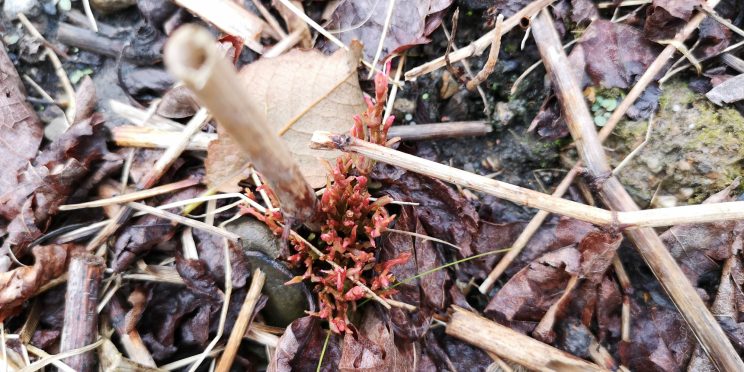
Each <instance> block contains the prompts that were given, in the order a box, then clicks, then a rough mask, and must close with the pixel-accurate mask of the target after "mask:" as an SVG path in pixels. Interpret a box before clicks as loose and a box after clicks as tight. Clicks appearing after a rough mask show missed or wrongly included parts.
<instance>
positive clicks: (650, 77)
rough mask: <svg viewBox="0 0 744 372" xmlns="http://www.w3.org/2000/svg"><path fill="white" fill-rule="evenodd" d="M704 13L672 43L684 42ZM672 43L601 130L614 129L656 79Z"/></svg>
mask: <svg viewBox="0 0 744 372" xmlns="http://www.w3.org/2000/svg"><path fill="white" fill-rule="evenodd" d="M719 2H720V0H708V1H707V2H706V3H705V5H706V6H708V7H710V8H711V9H712V8H715V6H716V5H718V3H719ZM705 17H706V14H705V12H698V13H697V14H695V15H694V16H693V17H692V19H690V21H689V22H687V24H686V25H685V27H684V28H682V30H680V31H679V32H678V33H677V35H675V36H674V44H676V45H679V44H682V43H684V42H685V40H687V38H688V37H690V35H692V33H693V32H695V30H696V29H697V28H698V26H699V25H700V23H701V22H702V21H703V20H704V19H705ZM674 44H669V45H667V46H666V47H665V48H664V50H662V51H661V53H659V56H658V57H656V59H655V60H654V62H653V63H651V65H649V66H648V69H646V72H644V73H643V75H641V77H640V78H639V79H638V81H637V82H636V84H635V85H634V86H633V88H632V89H631V90H630V92H628V95H626V96H625V98H623V100H622V102H620V104H618V105H617V108H615V111H613V112H612V115H611V116H610V118H609V119H608V120H607V124H605V126H604V127H603V128H602V132H607V133H611V132H612V130H613V129H615V126H617V124H618V123H619V122H620V120H621V119H622V118H623V116H625V112H627V111H628V109H629V108H630V106H633V103H634V102H635V100H636V99H638V97H640V96H641V93H643V91H644V90H646V87H648V85H649V84H651V82H653V81H654V79H656V75H658V74H659V72H660V71H661V69H662V68H664V66H665V65H666V64H667V61H669V59H670V58H672V56H673V55H674V52H676V51H677V47H675V45H674Z"/></svg>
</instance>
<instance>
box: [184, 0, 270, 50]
mask: <svg viewBox="0 0 744 372" xmlns="http://www.w3.org/2000/svg"><path fill="white" fill-rule="evenodd" d="M174 2H175V3H176V4H178V5H179V6H181V7H183V8H186V9H187V10H188V11H189V12H191V13H194V14H195V15H197V16H198V17H200V18H202V19H204V20H205V21H207V22H209V23H211V24H213V25H215V26H216V27H217V28H218V29H220V30H221V31H223V32H224V33H226V34H228V35H235V36H238V37H240V38H241V39H243V44H245V46H247V47H248V48H251V49H252V50H253V51H255V52H256V53H262V52H263V50H264V47H263V45H261V34H264V35H266V36H269V37H272V38H274V39H276V40H280V39H281V38H282V37H281V36H280V35H279V34H277V33H276V31H274V29H273V28H271V27H270V26H269V25H268V24H267V23H266V22H264V21H263V20H262V19H261V18H259V17H258V16H257V15H255V14H253V13H251V12H249V11H248V10H247V9H245V8H244V7H242V6H241V5H239V4H238V3H236V2H234V1H231V0H211V1H203V0H174Z"/></svg>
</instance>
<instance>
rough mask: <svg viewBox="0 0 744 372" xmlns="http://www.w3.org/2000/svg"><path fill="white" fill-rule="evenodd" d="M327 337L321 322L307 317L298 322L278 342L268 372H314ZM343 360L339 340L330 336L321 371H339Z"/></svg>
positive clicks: (293, 323) (332, 335) (335, 336)
mask: <svg viewBox="0 0 744 372" xmlns="http://www.w3.org/2000/svg"><path fill="white" fill-rule="evenodd" d="M326 332H328V331H326ZM325 337H326V335H325V332H323V331H322V329H321V327H320V320H319V319H318V318H316V317H313V316H306V317H302V318H299V319H297V320H295V321H294V322H292V324H290V325H289V327H287V329H286V330H285V331H284V334H283V335H282V337H281V338H279V343H278V345H277V347H276V352H274V355H273V357H272V358H271V361H270V363H269V367H268V369H267V370H268V371H269V372H290V371H308V372H311V371H315V370H316V367H317V366H318V361H319V360H320V353H321V351H322V350H323V343H324V342H325ZM340 358H341V346H340V336H338V335H336V334H331V336H330V339H329V340H328V346H326V351H325V355H324V356H323V363H322V365H321V368H320V371H323V372H330V371H335V370H337V366H338V362H339V359H340Z"/></svg>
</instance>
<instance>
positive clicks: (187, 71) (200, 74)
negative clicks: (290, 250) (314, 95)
mask: <svg viewBox="0 0 744 372" xmlns="http://www.w3.org/2000/svg"><path fill="white" fill-rule="evenodd" d="M164 54H165V62H166V65H167V66H168V69H169V71H170V72H171V73H172V74H173V75H174V76H176V77H177V78H179V79H181V80H183V82H184V84H185V85H186V86H188V87H189V89H191V90H192V91H193V92H194V94H195V95H196V96H197V98H198V99H199V100H200V101H201V102H202V103H204V105H205V106H206V107H207V108H209V110H210V111H211V112H212V114H213V115H214V117H215V118H216V119H217V121H218V122H219V124H220V125H222V127H223V128H224V129H225V130H226V131H227V132H228V133H230V135H231V136H232V137H233V138H234V139H235V141H236V142H237V143H238V144H239V145H240V146H241V147H242V149H243V150H245V151H246V153H248V154H249V155H250V158H251V160H252V161H253V164H254V166H255V167H256V169H257V170H258V171H259V172H261V174H262V175H263V176H264V177H265V178H266V180H267V181H268V183H269V185H270V186H271V189H272V190H274V192H275V193H276V195H277V197H278V198H279V200H280V201H281V202H282V209H283V211H284V212H285V213H286V214H288V215H290V216H292V217H295V218H298V219H300V220H309V219H311V218H312V217H313V215H314V214H315V204H316V198H315V194H314V193H313V189H312V188H311V187H310V185H309V184H308V183H307V182H306V181H305V178H304V177H303V176H302V174H301V173H300V169H299V166H298V165H297V163H296V162H295V161H294V159H292V155H291V154H290V152H289V149H288V148H287V145H286V143H284V142H283V141H282V140H281V139H280V138H279V137H278V136H276V135H275V134H274V133H273V131H271V130H270V129H269V126H268V123H266V122H264V121H263V120H261V118H262V117H263V115H261V112H262V111H261V110H260V109H259V108H258V107H256V106H255V104H254V103H253V102H252V101H251V100H250V99H249V98H250V97H251V95H250V91H249V90H248V89H247V87H246V86H245V85H243V84H242V83H241V81H240V79H239V78H238V75H237V71H235V67H234V66H232V65H231V64H230V63H229V62H228V61H227V60H225V59H224V58H223V57H222V56H220V53H219V52H218V51H217V46H216V44H215V40H214V38H213V37H212V35H211V34H210V33H209V31H207V30H206V29H204V28H202V27H199V26H195V25H185V26H183V27H180V28H179V29H178V30H176V32H174V33H173V35H172V36H171V38H170V40H169V42H168V44H166V48H165V53H164Z"/></svg>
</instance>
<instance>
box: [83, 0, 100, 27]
mask: <svg viewBox="0 0 744 372" xmlns="http://www.w3.org/2000/svg"><path fill="white" fill-rule="evenodd" d="M83 10H84V11H85V16H86V17H87V18H88V23H90V29H91V30H93V31H94V32H98V24H97V23H96V17H94V16H93V10H92V9H91V8H90V0H83Z"/></svg>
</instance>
